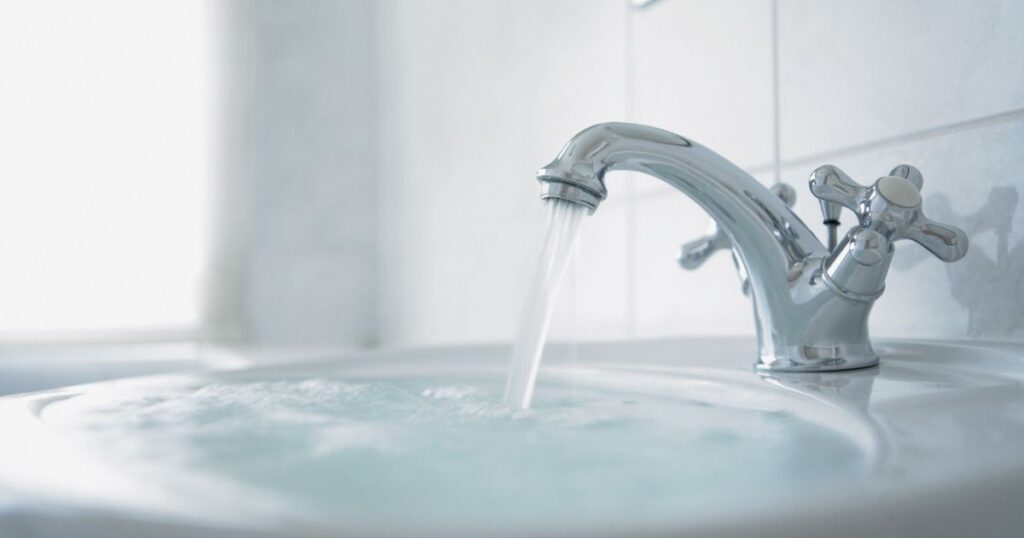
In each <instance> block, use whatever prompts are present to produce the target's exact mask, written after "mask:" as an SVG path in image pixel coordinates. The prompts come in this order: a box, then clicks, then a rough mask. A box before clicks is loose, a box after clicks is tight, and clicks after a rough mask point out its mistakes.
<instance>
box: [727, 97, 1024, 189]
mask: <svg viewBox="0 0 1024 538" xmlns="http://www.w3.org/2000/svg"><path fill="white" fill-rule="evenodd" d="M1021 120H1024V108H1018V109H1015V110H1010V111H1007V112H1000V113H998V114H992V115H989V116H982V117H980V118H973V119H969V120H964V121H961V122H957V123H950V124H946V125H942V126H939V127H929V128H927V129H921V130H920V131H914V132H910V133H905V134H900V135H895V136H891V137H888V138H880V139H878V140H874V141H871V142H865V143H863V144H854V145H851V146H846V147H844V148H837V149H830V150H826V151H822V152H819V153H812V154H809V155H804V156H802V157H796V158H793V159H787V160H785V161H783V162H782V167H783V168H784V167H788V166H799V165H805V164H815V163H821V161H824V160H828V159H834V158H836V157H846V156H849V155H856V154H858V153H864V152H867V151H874V150H879V149H885V148H890V147H892V146H898V145H901V144H908V143H912V142H920V141H922V140H929V139H932V138H941V137H943V136H949V135H954V134H959V133H964V132H969V131H974V130H977V129H984V128H986V127H993V126H996V125H1002V124H1004V123H1013V122H1015V121H1021ZM768 166H770V165H759V166H755V167H750V168H747V169H746V170H747V171H748V172H753V173H757V171H764V169H766V168H767V167H768Z"/></svg>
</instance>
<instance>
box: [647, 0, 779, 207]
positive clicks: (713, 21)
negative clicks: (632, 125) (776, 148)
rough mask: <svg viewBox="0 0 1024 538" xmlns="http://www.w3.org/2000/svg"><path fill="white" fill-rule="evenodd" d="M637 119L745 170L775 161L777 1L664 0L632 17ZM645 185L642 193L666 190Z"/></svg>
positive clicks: (654, 184)
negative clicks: (774, 32) (774, 8)
mask: <svg viewBox="0 0 1024 538" xmlns="http://www.w3.org/2000/svg"><path fill="white" fill-rule="evenodd" d="M630 18H631V21H632V24H633V28H632V31H633V39H634V41H635V45H634V52H633V55H632V57H633V59H634V67H633V73H634V75H633V76H634V79H633V81H632V88H633V90H632V92H633V96H634V103H633V106H632V108H633V116H634V119H635V121H637V122H639V123H647V124H650V125H655V126H658V127H662V128H664V129H668V130H669V131H674V132H677V133H679V134H681V135H684V136H686V137H689V138H692V139H693V140H695V141H697V142H699V143H701V144H703V145H705V146H707V147H709V148H711V149H713V150H715V151H716V152H718V153H720V154H722V155H724V156H725V157H727V158H729V159H730V160H732V161H734V162H735V163H737V164H739V165H740V166H741V167H758V166H761V167H763V166H765V165H768V164H770V163H771V162H772V152H773V150H772V57H771V54H772V50H771V43H772V42H771V3H770V2H769V0H728V1H710V0H702V1H689V0H685V1H684V0H671V1H666V2H658V3H656V4H653V5H652V6H650V7H649V8H647V9H643V10H636V11H634V12H632V14H631V17H630ZM658 188H659V186H658V184H657V183H656V182H637V191H638V192H644V191H649V190H658Z"/></svg>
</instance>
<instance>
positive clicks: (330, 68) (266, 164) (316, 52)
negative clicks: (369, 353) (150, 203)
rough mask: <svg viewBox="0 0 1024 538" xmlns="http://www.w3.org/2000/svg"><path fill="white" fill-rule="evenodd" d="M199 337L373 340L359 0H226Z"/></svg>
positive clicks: (370, 128) (371, 188) (370, 80)
mask: <svg viewBox="0 0 1024 538" xmlns="http://www.w3.org/2000/svg"><path fill="white" fill-rule="evenodd" d="M222 15H223V17H224V21H223V22H224V27H225V36H224V38H223V40H222V41H223V43H222V48H223V58H222V59H221V63H222V65H223V67H224V70H225V75H224V77H223V78H224V87H223V89H222V93H221V103H220V107H221V109H222V110H223V114H224V132H223V133H222V134H223V148H222V150H223V151H222V153H223V157H222V163H221V170H222V174H221V175H222V177H223V180H222V182H221V186H220V189H219V190H218V192H217V193H216V194H217V196H216V203H217V208H216V211H215V214H216V215H217V222H216V227H215V229H216V236H215V238H214V251H213V256H212V258H213V270H212V275H211V276H212V278H211V282H210V285H209V286H208V288H209V290H210V293H209V298H208V305H207V308H206V312H207V318H208V320H207V327H208V329H209V330H208V333H209V334H208V335H207V338H209V339H211V340H228V341H243V342H249V343H254V344H261V345H372V344H373V343H374V342H375V337H376V314H375V312H376V304H377V291H376V284H377V278H376V263H377V256H376V233H375V230H376V227H377V187H376V175H375V173H376V149H375V148H376V143H377V137H376V132H377V130H376V126H377V113H376V88H377V86H376V82H377V81H376V65H375V62H374V60H375V55H374V52H373V49H372V47H371V46H370V45H368V44H372V43H373V42H374V25H373V24H372V21H373V20H374V10H373V5H372V3H370V2H366V1H364V0H343V1H339V0H308V1H305V2H295V3H292V2H277V1H274V0H235V1H229V2H225V3H224V10H223V13H222Z"/></svg>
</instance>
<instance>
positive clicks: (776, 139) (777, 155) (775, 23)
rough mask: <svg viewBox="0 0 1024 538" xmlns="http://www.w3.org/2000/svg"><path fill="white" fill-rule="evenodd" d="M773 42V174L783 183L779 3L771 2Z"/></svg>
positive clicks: (777, 180) (776, 179)
mask: <svg viewBox="0 0 1024 538" xmlns="http://www.w3.org/2000/svg"><path fill="white" fill-rule="evenodd" d="M771 27H772V31H771V40H772V172H773V179H774V180H775V182H776V183H778V182H780V181H782V140H781V138H782V137H781V135H780V131H781V128H780V127H779V121H780V120H779V116H780V105H779V102H780V100H781V98H780V96H779V2H778V0H772V1H771Z"/></svg>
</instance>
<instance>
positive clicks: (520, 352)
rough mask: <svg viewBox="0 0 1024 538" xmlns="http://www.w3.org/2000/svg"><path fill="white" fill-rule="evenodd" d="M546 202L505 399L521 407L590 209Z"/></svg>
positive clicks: (528, 397) (527, 403)
mask: <svg viewBox="0 0 1024 538" xmlns="http://www.w3.org/2000/svg"><path fill="white" fill-rule="evenodd" d="M544 204H545V208H544V211H545V213H544V225H543V228H542V230H543V234H544V235H543V237H542V239H541V243H540V250H539V252H538V254H537V266H536V268H535V269H534V274H533V280H532V282H531V283H530V287H529V288H527V292H526V302H525V303H524V306H523V313H522V317H521V318H520V321H519V333H518V335H517V337H516V341H515V348H514V349H513V351H512V360H511V363H510V365H509V372H508V384H507V385H506V386H505V403H506V404H507V405H508V406H509V407H513V408H518V409H526V408H528V407H530V400H531V399H532V398H533V386H534V384H535V383H536V381H537V369H538V367H539V366H540V359H541V354H542V353H543V351H544V341H545V340H546V339H547V334H548V327H549V326H550V324H551V315H552V313H553V312H554V308H555V300H556V299H557V298H558V288H559V286H560V285H561V283H562V279H563V278H564V276H565V269H566V267H568V265H569V260H570V259H571V258H572V253H573V252H574V251H575V245H576V242H577V241H578V240H579V236H580V222H581V221H582V219H583V216H584V215H586V213H587V210H586V208H585V207H583V206H581V205H579V204H574V203H571V202H566V201H563V200H547V201H545V202H544Z"/></svg>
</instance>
